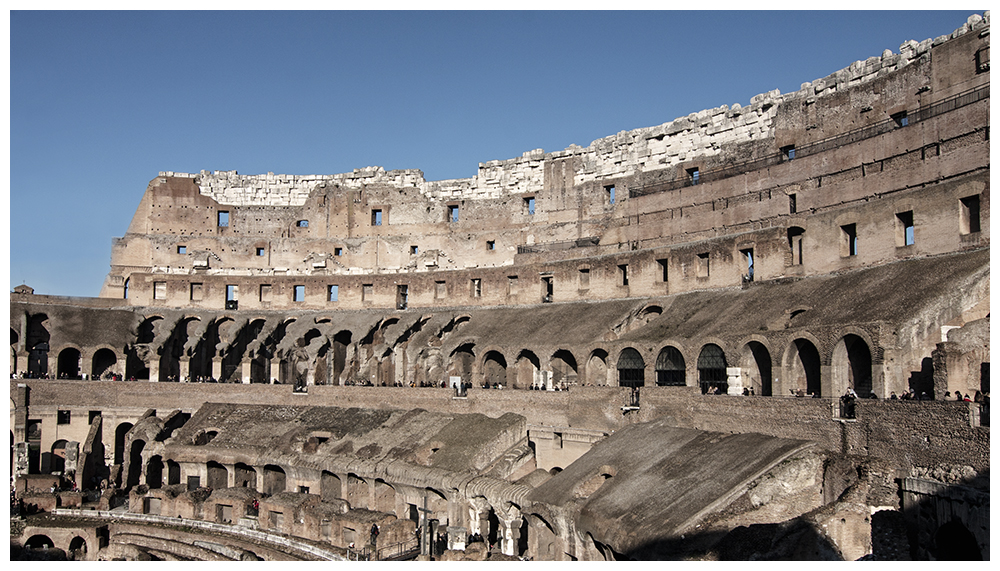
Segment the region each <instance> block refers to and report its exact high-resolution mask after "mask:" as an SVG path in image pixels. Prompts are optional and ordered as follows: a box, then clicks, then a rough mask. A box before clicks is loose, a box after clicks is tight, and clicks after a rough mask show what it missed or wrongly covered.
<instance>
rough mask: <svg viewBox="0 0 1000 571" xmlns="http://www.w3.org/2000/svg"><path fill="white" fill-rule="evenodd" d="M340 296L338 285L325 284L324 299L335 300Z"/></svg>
mask: <svg viewBox="0 0 1000 571" xmlns="http://www.w3.org/2000/svg"><path fill="white" fill-rule="evenodd" d="M339 298H340V286H339V285H328V286H326V300H327V301H337V300H338V299H339Z"/></svg>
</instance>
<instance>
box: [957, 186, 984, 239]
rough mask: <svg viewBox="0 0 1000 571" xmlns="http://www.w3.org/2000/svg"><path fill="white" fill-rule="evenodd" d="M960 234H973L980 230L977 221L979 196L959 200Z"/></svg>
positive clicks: (978, 221)
mask: <svg viewBox="0 0 1000 571" xmlns="http://www.w3.org/2000/svg"><path fill="white" fill-rule="evenodd" d="M961 209H962V210H961V217H960V232H961V233H962V234H974V233H976V232H979V231H981V230H982V228H981V227H980V220H979V195H978V194H974V195H972V196H966V197H965V198H963V199H961Z"/></svg>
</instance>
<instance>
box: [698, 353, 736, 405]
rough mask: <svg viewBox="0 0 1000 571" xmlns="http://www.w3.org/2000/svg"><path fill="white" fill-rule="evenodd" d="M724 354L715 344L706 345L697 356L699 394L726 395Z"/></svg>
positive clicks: (726, 381) (727, 388)
mask: <svg viewBox="0 0 1000 571" xmlns="http://www.w3.org/2000/svg"><path fill="white" fill-rule="evenodd" d="M727 367H728V365H727V363H726V353H725V352H724V351H723V350H722V347H719V346H718V345H716V344H715V343H707V344H706V345H704V346H703V347H702V348H701V352H700V353H699V354H698V384H699V385H701V394H707V393H709V392H712V393H717V394H727V393H728V392H729V380H728V379H729V377H728V376H727V375H726V368H727Z"/></svg>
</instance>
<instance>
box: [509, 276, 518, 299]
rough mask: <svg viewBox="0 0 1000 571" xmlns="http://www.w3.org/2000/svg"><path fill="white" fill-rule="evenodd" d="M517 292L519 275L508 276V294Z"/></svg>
mask: <svg viewBox="0 0 1000 571" xmlns="http://www.w3.org/2000/svg"><path fill="white" fill-rule="evenodd" d="M515 294H517V276H507V295H515Z"/></svg>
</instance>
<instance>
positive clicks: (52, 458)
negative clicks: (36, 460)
mask: <svg viewBox="0 0 1000 571" xmlns="http://www.w3.org/2000/svg"><path fill="white" fill-rule="evenodd" d="M50 450H51V453H50V454H49V473H50V474H57V473H58V474H61V473H62V472H63V471H64V470H65V469H66V441H65V440H62V439H59V440H56V441H55V442H53V443H52V448H51V449H50Z"/></svg>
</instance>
